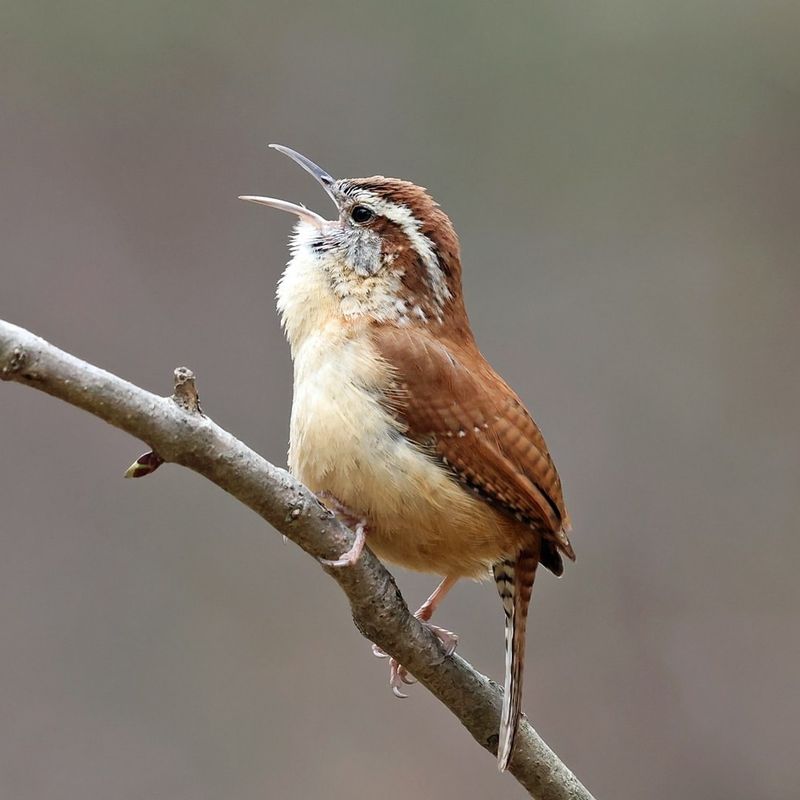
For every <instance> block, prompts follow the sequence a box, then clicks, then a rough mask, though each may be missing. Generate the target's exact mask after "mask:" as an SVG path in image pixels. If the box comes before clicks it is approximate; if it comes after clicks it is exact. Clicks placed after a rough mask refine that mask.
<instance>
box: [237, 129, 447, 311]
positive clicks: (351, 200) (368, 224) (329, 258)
mask: <svg viewBox="0 0 800 800" xmlns="http://www.w3.org/2000/svg"><path fill="white" fill-rule="evenodd" d="M271 147H273V148H274V149H276V150H278V151H279V152H281V153H283V154H284V155H286V156H288V157H289V158H291V159H292V160H294V161H296V162H297V163H298V164H299V165H300V166H301V167H303V168H304V169H305V170H306V171H307V172H309V173H310V174H311V175H313V176H314V178H316V180H317V181H318V183H319V184H320V185H321V186H322V188H323V189H324V190H325V192H326V193H327V194H328V196H329V197H330V198H331V200H333V202H334V204H335V205H336V209H337V211H338V214H337V217H336V219H333V220H328V219H325V218H323V217H322V216H320V215H319V214H317V213H315V212H314V211H311V210H310V209H307V208H305V207H304V206H300V205H296V204H295V203H290V202H287V201H285V200H276V199H274V198H271V197H254V196H243V197H242V198H241V199H242V200H249V201H251V202H254V203H260V204H262V205H266V206H270V207H272V208H277V209H279V210H281V211H288V212H290V213H292V214H295V215H297V216H298V217H299V222H298V223H297V227H296V229H295V234H294V238H293V241H292V250H293V257H292V260H291V261H290V263H289V267H288V268H287V274H286V276H285V278H284V280H285V281H286V280H287V279H289V277H290V273H291V271H292V269H293V266H296V267H297V270H298V272H299V271H302V273H303V274H304V275H305V276H307V277H308V278H314V279H316V280H321V281H323V282H324V283H325V285H326V286H327V287H328V288H329V289H330V292H331V295H332V296H333V297H335V298H337V299H338V301H339V302H340V306H341V310H342V313H343V314H344V315H345V316H347V317H358V316H361V317H364V316H366V317H370V318H372V319H374V320H376V321H378V322H389V323H394V324H398V325H443V324H446V323H447V322H448V321H452V322H455V321H456V319H458V321H460V318H461V316H463V302H462V299H461V264H460V256H459V246H458V237H457V236H456V233H455V231H454V230H453V226H452V224H451V222H450V220H449V218H448V216H447V215H446V214H445V213H444V212H443V211H442V210H441V209H440V208H439V206H438V205H437V204H436V203H435V202H434V201H433V199H432V198H431V197H430V195H428V193H427V192H426V191H425V189H423V188H422V187H420V186H416V185H415V184H413V183H409V182H408V181H404V180H400V179H398V178H384V177H383V176H375V177H372V178H342V179H339V180H336V179H334V178H332V177H331V176H330V175H329V174H328V173H327V172H325V170H323V169H321V168H320V167H318V166H317V165H316V164H315V163H314V162H313V161H311V160H309V159H308V158H306V157H305V156H303V155H300V153H297V152H295V151H294V150H290V149H289V148H288V147H283V146H281V145H271ZM284 313H285V311H284Z"/></svg>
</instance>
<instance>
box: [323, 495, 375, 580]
mask: <svg viewBox="0 0 800 800" xmlns="http://www.w3.org/2000/svg"><path fill="white" fill-rule="evenodd" d="M317 499H318V500H319V501H320V502H321V503H322V504H323V505H324V506H325V508H327V509H328V511H330V512H331V514H333V515H334V516H335V517H337V518H338V519H339V521H340V522H343V523H344V524H345V525H347V527H348V528H350V529H351V530H352V531H353V533H354V534H355V536H356V538H355V541H354V542H353V545H352V547H351V548H350V549H349V550H348V551H347V552H345V553H342V555H340V556H339V558H332V559H331V558H321V559H320V563H321V564H324V565H325V566H326V567H352V566H353V564H355V563H356V561H358V559H359V558H360V557H361V553H362V552H363V551H364V544H365V542H366V541H367V521H366V519H363V518H361V519H359V518H358V517H357V516H356V515H355V514H354V513H353V512H352V511H351V510H350V509H349V508H348V507H347V506H346V505H345V504H344V503H342V501H341V500H339V499H338V498H337V497H335V496H334V495H332V494H331V493H330V492H320V493H319V494H318V495H317Z"/></svg>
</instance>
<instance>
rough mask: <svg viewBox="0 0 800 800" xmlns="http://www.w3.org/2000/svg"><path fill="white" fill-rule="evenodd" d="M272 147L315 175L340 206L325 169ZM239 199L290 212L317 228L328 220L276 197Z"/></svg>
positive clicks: (241, 197)
mask: <svg viewBox="0 0 800 800" xmlns="http://www.w3.org/2000/svg"><path fill="white" fill-rule="evenodd" d="M270 147H271V148H273V149H274V150H277V151H278V152H279V153H283V154H284V155H285V156H289V158H291V159H292V161H296V162H297V163H298V164H299V165H300V166H301V167H302V168H303V169H304V170H305V171H306V172H308V173H310V174H311V175H313V176H314V178H315V179H316V180H317V182H318V183H319V184H320V186H322V188H323V189H324V190H325V192H326V193H327V195H328V197H330V198H331V200H333V202H334V203H336V204H337V206H338V203H337V202H336V195H335V194H334V192H333V186H334V184H335V183H336V181H335V180H334V179H333V178H332V177H331V176H330V175H328V173H327V172H325V170H324V169H322V168H321V167H318V166H317V165H316V164H315V163H314V162H313V161H312V160H311V159H310V158H306V157H305V156H304V155H301V154H300V153H298V152H296V151H295V150H291V149H290V148H288V147H284V146H283V145H281V144H271V145H270ZM239 199H240V200H248V201H249V202H251V203H259V204H260V205H262V206H269V207H270V208H277V209H278V210H279V211H288V212H289V213H290V214H296V215H297V216H298V217H300V219H302V220H305V221H306V222H308V223H310V224H311V225H314V226H315V227H317V228H322V226H323V225H325V223H326V222H327V220H326V219H324V218H323V217H321V216H320V215H319V214H317V213H316V212H314V211H310V210H309V209H307V208H306V207H305V206H300V205H297V204H296V203H290V202H288V201H286V200H277V199H275V198H274V197H257V196H255V195H241V196H240V197H239Z"/></svg>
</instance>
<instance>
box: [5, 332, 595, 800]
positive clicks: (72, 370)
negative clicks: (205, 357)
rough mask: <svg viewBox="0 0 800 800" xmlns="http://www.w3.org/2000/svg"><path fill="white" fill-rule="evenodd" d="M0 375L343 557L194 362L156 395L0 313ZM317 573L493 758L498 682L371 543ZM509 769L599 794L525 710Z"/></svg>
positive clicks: (329, 526)
mask: <svg viewBox="0 0 800 800" xmlns="http://www.w3.org/2000/svg"><path fill="white" fill-rule="evenodd" d="M0 379H2V380H4V381H13V382H15V383H20V384H22V385H24V386H30V387H33V388H34V389H38V390H39V391H42V392H46V393H47V394H49V395H52V396H53V397H57V398H59V399H61V400H64V401H65V402H67V403H70V404H71V405H73V406H77V407H78V408H82V409H83V410H84V411H88V412H89V413H90V414H94V415H95V416H96V417H99V418H100V419H103V420H105V421H106V422H108V423H110V424H111V425H114V426H115V427H117V428H120V429H121V430H124V431H126V432H127V433H129V434H131V435H132V436H135V437H136V438H138V439H141V440H142V441H144V442H146V443H147V444H148V445H149V446H150V447H151V448H152V450H153V454H145V455H152V458H149V459H145V463H146V464H149V466H151V467H152V469H155V467H157V466H158V464H159V463H161V462H162V461H168V462H173V463H176V464H181V465H182V466H185V467H188V468H189V469H192V470H194V471H195V472H198V473H200V474H201V475H203V476H205V477H206V478H208V479H209V480H210V481H212V482H213V483H215V484H217V486H219V487H221V488H222V489H224V490H225V491H226V492H228V493H229V494H231V495H232V496H233V497H235V498H236V499H237V500H239V501H240V502H241V503H244V505H246V506H248V508H251V509H252V510H253V511H255V513H256V514H258V515H259V516H260V517H262V518H263V519H264V520H266V521H267V522H268V523H269V524H270V525H272V526H273V527H274V528H276V529H277V530H278V531H280V532H281V533H282V534H284V535H285V536H287V537H288V538H289V539H291V540H292V541H293V542H295V543H296V544H297V545H299V546H300V547H302V548H303V550H305V551H306V552H307V553H308V554H309V555H311V556H313V557H314V558H316V559H323V558H325V559H332V558H336V557H338V556H339V555H340V554H341V553H342V552H344V551H345V550H347V549H348V548H349V547H350V546H351V545H352V543H353V534H352V532H351V531H350V530H348V529H347V528H346V527H344V526H343V525H342V524H340V523H339V522H338V521H337V520H336V518H335V517H333V516H332V515H331V514H330V513H329V512H328V511H327V510H326V509H325V508H324V507H323V506H321V505H320V503H319V502H318V501H317V499H316V498H315V497H314V495H313V494H312V493H311V492H310V491H309V490H308V489H307V488H306V487H304V486H303V485H302V484H300V483H298V482H297V481H296V480H295V479H294V478H293V477H292V476H291V475H290V474H289V473H288V472H286V471H285V470H283V469H280V468H278V467H276V466H274V465H273V464H270V463H269V462H268V461H266V460H265V459H263V458H262V457H261V456H259V455H258V454H257V453H255V452H254V451H253V450H251V449H250V448H249V447H247V446H246V445H245V444H243V443H242V442H240V441H239V440H238V439H236V438H235V437H234V436H232V435H231V434H230V433H228V432H227V431H225V430H223V429H222V428H220V427H219V426H218V425H216V424H215V423H214V422H213V421H212V420H211V419H209V418H208V417H207V416H205V415H204V414H203V413H202V411H201V410H200V406H199V403H198V402H197V393H196V389H195V386H194V378H193V376H192V375H191V372H189V371H188V370H182V368H181V369H179V370H176V383H175V395H173V396H172V397H160V396H158V395H155V394H152V393H151V392H148V391H146V390H144V389H142V388H140V387H138V386H135V385H134V384H132V383H129V382H128V381H125V380H123V379H122V378H119V377H117V376H116V375H113V374H112V373H110V372H106V371H105V370H102V369H100V368H99V367H96V366H94V365H92V364H89V363H87V362H85V361H81V360H80V359H79V358H76V357H75V356H73V355H70V354H69V353H66V352H64V351H63V350H59V349H58V348H57V347H55V346H53V345H51V344H49V343H48V342H46V341H45V340H44V339H41V338H40V337H38V336H35V335H34V334H32V333H30V332H29V331H27V330H25V329H24V328H20V327H18V326H16V325H12V324H11V323H8V322H4V321H2V320H0ZM141 458H142V457H140V460H141ZM137 463H138V462H137ZM153 464H155V466H152V465H153ZM134 466H136V465H135V464H134V465H133V466H132V467H131V469H133V467H134ZM152 469H150V470H149V471H152ZM129 474H130V471H129ZM143 474H147V473H146V472H145V473H143ZM322 569H323V570H324V571H325V572H327V573H328V575H329V576H330V577H332V578H333V579H334V580H335V581H336V582H337V583H338V584H339V586H340V587H341V589H342V590H343V591H344V593H345V594H346V595H347V598H348V600H349V602H350V607H351V610H352V614H353V621H354V622H355V625H356V627H357V628H358V630H359V631H360V632H361V633H362V634H363V635H364V636H365V637H366V638H367V639H368V640H369V641H371V642H374V643H375V644H377V645H378V646H379V647H380V648H381V649H383V650H384V651H385V652H386V653H388V654H389V655H391V656H394V657H395V658H397V659H398V660H399V661H400V663H401V664H403V665H405V666H406V667H407V668H408V670H409V671H410V672H411V673H412V674H413V675H414V677H415V678H417V680H418V681H419V682H420V683H421V684H422V685H423V686H425V687H426V688H427V689H428V690H429V691H430V692H432V693H433V694H434V695H435V696H436V697H437V698H438V699H439V700H440V701H441V702H443V703H444V704H445V705H446V706H447V707H448V708H449V709H450V710H451V711H452V712H453V714H455V716H456V717H457V718H458V719H459V721H460V722H461V723H462V724H463V725H464V727H465V728H466V729H467V730H468V731H469V732H470V733H471V734H472V736H473V737H474V738H475V740H476V741H477V742H478V743H479V744H480V745H481V746H482V747H484V748H485V749H486V750H488V751H489V752H490V753H492V754H496V752H497V741H498V727H499V721H500V708H501V705H502V689H501V688H500V687H499V686H498V685H497V684H496V683H495V682H494V681H492V680H490V679H489V678H487V677H486V676H485V675H482V674H481V673H480V672H478V671H477V670H476V669H474V667H472V666H471V665H470V664H469V663H467V662H466V661H465V660H464V659H462V658H461V657H460V656H458V655H455V654H454V655H452V656H445V654H444V651H443V650H442V646H441V643H440V642H439V640H438V639H437V638H436V637H435V636H433V634H431V633H430V631H428V630H427V629H426V628H425V627H423V626H422V625H421V624H420V623H419V622H418V621H417V620H416V619H415V618H414V617H413V615H412V614H411V613H410V612H409V610H408V607H407V606H406V603H405V601H404V600H403V598H402V596H401V594H400V592H399V591H398V589H397V585H396V584H395V581H394V578H392V576H391V575H390V574H389V572H388V571H387V570H386V568H385V567H384V566H383V565H382V564H381V563H380V561H378V559H377V558H375V556H374V555H373V554H372V553H371V552H370V551H369V550H368V549H365V551H364V553H363V555H362V557H361V558H360V559H359V560H358V562H357V563H356V564H355V565H353V566H352V567H346V568H330V567H325V566H323V567H322ZM509 771H510V772H511V774H512V775H513V776H514V777H515V778H516V779H517V780H518V781H519V782H520V783H521V784H522V785H523V786H524V787H525V788H526V789H527V790H528V792H529V793H530V794H531V796H533V797H536V798H539V800H593V799H592V796H591V794H590V793H589V792H588V791H587V790H586V789H585V788H584V786H583V785H582V784H581V783H580V781H578V779H577V778H576V777H575V776H574V775H573V774H572V772H571V771H570V770H569V769H568V768H567V767H566V766H565V765H564V763H563V762H562V761H561V760H560V759H559V758H558V756H556V754H555V753H554V752H553V751H552V750H551V749H550V748H549V747H548V746H547V744H546V743H545V742H544V741H543V740H542V738H541V737H540V736H539V735H538V734H537V733H536V731H535V730H534V729H533V728H532V727H531V725H530V724H529V723H528V721H527V720H526V719H524V718H523V720H522V722H521V727H520V731H519V735H518V736H517V744H516V749H515V751H514V757H513V759H512V761H511V765H510V768H509Z"/></svg>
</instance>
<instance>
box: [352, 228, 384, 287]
mask: <svg viewBox="0 0 800 800" xmlns="http://www.w3.org/2000/svg"><path fill="white" fill-rule="evenodd" d="M347 261H348V263H349V265H350V266H351V267H352V268H353V270H354V271H355V273H356V274H357V275H360V276H361V277H362V278H368V277H370V276H371V275H375V273H377V272H378V270H379V269H380V268H381V240H380V237H379V236H378V235H377V234H375V233H373V232H372V231H360V232H359V234H358V236H355V237H353V239H351V241H350V245H349V247H348V252H347Z"/></svg>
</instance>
